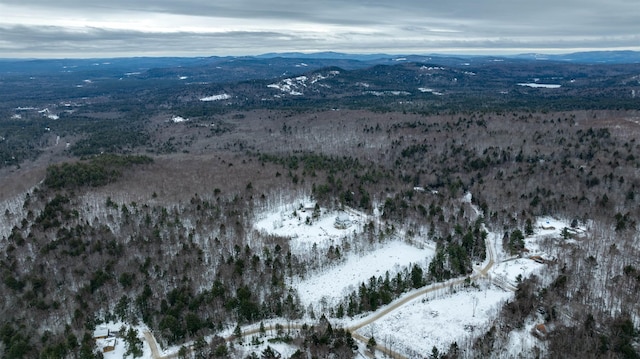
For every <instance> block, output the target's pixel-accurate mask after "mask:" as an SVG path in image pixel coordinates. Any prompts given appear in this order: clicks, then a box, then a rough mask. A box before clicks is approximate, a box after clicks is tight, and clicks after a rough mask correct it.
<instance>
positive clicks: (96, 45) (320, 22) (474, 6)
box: [0, 0, 640, 58]
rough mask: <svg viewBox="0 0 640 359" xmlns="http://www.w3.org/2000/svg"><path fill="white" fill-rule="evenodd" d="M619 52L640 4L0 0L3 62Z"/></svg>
mask: <svg viewBox="0 0 640 359" xmlns="http://www.w3.org/2000/svg"><path fill="white" fill-rule="evenodd" d="M613 49H627V50H640V1H639V0H422V1H419V0H387V1H378V0H315V1H305V0H297V1H293V0H103V1H93V0H0V57H47V58H59V57H120V56H210V55H256V54H261V53H266V52H289V51H301V52H317V51H339V52H349V53H390V54H429V53H457V54H513V53H525V52H542V53H566V52H573V51H584V50H613Z"/></svg>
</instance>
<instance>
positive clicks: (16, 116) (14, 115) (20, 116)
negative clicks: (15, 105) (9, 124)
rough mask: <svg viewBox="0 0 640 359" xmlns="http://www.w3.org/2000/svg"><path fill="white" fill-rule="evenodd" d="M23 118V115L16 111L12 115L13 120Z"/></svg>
mask: <svg viewBox="0 0 640 359" xmlns="http://www.w3.org/2000/svg"><path fill="white" fill-rule="evenodd" d="M21 118H22V115H20V114H17V113H14V114H13V115H11V119H12V120H20V119H21Z"/></svg>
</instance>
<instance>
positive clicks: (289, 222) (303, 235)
mask: <svg viewBox="0 0 640 359" xmlns="http://www.w3.org/2000/svg"><path fill="white" fill-rule="evenodd" d="M294 212H295V216H294ZM320 213H321V214H320V216H319V217H318V218H316V219H313V210H312V209H307V210H304V209H300V208H299V206H297V207H296V206H282V207H281V208H279V209H278V210H276V211H273V212H269V213H265V214H262V215H261V216H260V218H261V219H260V220H259V221H258V222H257V223H256V224H255V225H254V228H255V229H257V230H259V231H262V232H265V233H269V234H272V235H277V236H282V237H289V238H291V242H290V243H289V244H290V246H291V251H292V252H293V253H294V254H297V253H310V252H311V251H310V250H311V247H312V246H313V245H314V244H315V245H316V247H317V249H326V248H328V247H329V246H330V245H336V244H338V245H339V244H341V242H342V238H344V237H345V236H348V235H352V234H357V233H361V232H362V225H363V224H364V223H366V222H367V215H366V214H364V213H362V212H358V211H355V210H349V211H346V212H327V211H326V210H324V209H321V211H320ZM339 213H343V214H346V215H348V216H349V219H350V221H351V224H350V225H349V227H347V228H345V229H339V228H336V227H335V226H334V224H335V221H336V217H337V216H338V215H339ZM307 218H308V219H309V222H307ZM308 223H310V224H308Z"/></svg>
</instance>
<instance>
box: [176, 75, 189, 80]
mask: <svg viewBox="0 0 640 359" xmlns="http://www.w3.org/2000/svg"><path fill="white" fill-rule="evenodd" d="M178 78H179V79H180V80H186V79H188V78H189V76H179V77H178Z"/></svg>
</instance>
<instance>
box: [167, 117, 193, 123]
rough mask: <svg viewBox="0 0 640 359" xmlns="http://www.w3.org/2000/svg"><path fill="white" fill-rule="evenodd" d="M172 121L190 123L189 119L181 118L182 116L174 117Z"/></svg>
mask: <svg viewBox="0 0 640 359" xmlns="http://www.w3.org/2000/svg"><path fill="white" fill-rule="evenodd" d="M171 121H173V123H180V122H187V121H189V119H188V118H184V117H181V116H173V117H172V118H171Z"/></svg>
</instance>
